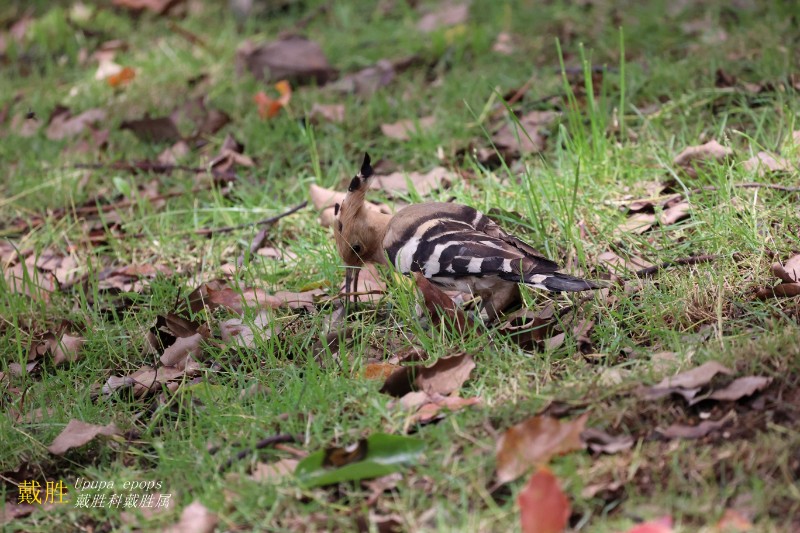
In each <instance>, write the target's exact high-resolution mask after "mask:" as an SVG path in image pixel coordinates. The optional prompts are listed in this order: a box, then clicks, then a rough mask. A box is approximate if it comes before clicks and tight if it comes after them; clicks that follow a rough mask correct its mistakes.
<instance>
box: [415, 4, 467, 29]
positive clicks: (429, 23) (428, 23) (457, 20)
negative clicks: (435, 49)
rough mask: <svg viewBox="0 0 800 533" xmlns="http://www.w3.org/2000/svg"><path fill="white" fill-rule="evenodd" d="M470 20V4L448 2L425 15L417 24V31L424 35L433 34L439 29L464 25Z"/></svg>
mask: <svg viewBox="0 0 800 533" xmlns="http://www.w3.org/2000/svg"><path fill="white" fill-rule="evenodd" d="M467 18H469V3H467V2H464V3H457V2H452V1H446V2H444V3H441V4H439V5H438V6H437V7H436V9H435V10H433V11H431V12H430V13H427V14H426V15H423V17H422V18H421V19H419V22H417V29H418V30H419V31H421V32H422V33H431V32H433V31H435V30H437V29H439V28H442V27H447V26H455V25H457V24H463V23H465V22H466V21H467Z"/></svg>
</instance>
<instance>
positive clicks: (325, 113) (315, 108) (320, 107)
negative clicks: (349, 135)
mask: <svg viewBox="0 0 800 533" xmlns="http://www.w3.org/2000/svg"><path fill="white" fill-rule="evenodd" d="M344 113H345V107H344V104H318V103H316V102H315V103H314V104H313V105H312V106H311V111H310V112H309V113H308V117H309V118H310V119H311V120H314V119H316V118H317V117H320V118H323V119H325V120H327V121H328V122H334V123H336V124H341V123H342V122H344Z"/></svg>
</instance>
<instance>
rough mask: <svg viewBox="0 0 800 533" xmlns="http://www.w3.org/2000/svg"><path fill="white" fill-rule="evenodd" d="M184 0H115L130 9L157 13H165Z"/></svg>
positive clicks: (118, 4)
mask: <svg viewBox="0 0 800 533" xmlns="http://www.w3.org/2000/svg"><path fill="white" fill-rule="evenodd" d="M182 2H184V0H113V1H112V3H113V4H114V5H115V6H117V7H122V8H125V9H128V10H130V11H144V10H148V11H152V12H153V13H155V14H156V15H163V14H165V13H166V12H167V11H169V10H170V9H172V8H173V7H175V6H176V5H178V4H180V3H182Z"/></svg>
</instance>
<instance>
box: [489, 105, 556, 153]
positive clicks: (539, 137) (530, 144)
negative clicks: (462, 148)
mask: <svg viewBox="0 0 800 533" xmlns="http://www.w3.org/2000/svg"><path fill="white" fill-rule="evenodd" d="M557 117H558V113H556V112H554V111H531V112H530V113H527V114H525V115H523V116H522V117H520V118H519V126H518V125H517V124H516V121H513V120H510V119H509V120H508V121H506V122H505V123H504V124H503V126H502V127H501V128H500V129H499V130H497V133H495V134H494V135H493V136H492V140H493V141H494V144H495V145H496V146H497V147H498V148H499V149H500V151H502V152H503V153H504V154H505V155H506V156H508V157H517V156H519V155H523V154H530V153H538V152H541V151H542V150H544V148H545V136H544V135H543V134H542V130H546V129H547V128H549V127H550V125H551V124H552V123H553V121H554V120H555V119H556V118H557ZM526 132H527V135H526Z"/></svg>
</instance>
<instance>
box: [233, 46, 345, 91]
mask: <svg viewBox="0 0 800 533" xmlns="http://www.w3.org/2000/svg"><path fill="white" fill-rule="evenodd" d="M245 70H247V71H249V72H250V73H251V74H252V75H253V76H254V77H255V78H256V79H258V80H261V81H266V82H271V83H275V82H277V81H279V80H284V79H285V80H287V81H289V82H293V83H297V84H298V85H304V84H308V83H312V82H314V83H316V84H317V85H325V83H327V82H328V81H329V80H330V79H331V78H332V77H333V76H334V75H335V73H336V71H335V70H334V69H332V68H331V66H330V64H329V63H328V59H327V58H326V57H325V54H324V53H323V52H322V48H320V46H319V45H318V44H317V43H315V42H314V41H310V40H308V39H306V38H305V37H302V36H299V35H290V36H287V37H284V38H282V39H279V40H277V41H272V42H270V43H266V44H262V45H256V44H254V43H252V42H250V41H245V42H244V43H243V44H242V45H241V46H240V47H239V49H238V50H237V51H236V71H237V72H238V73H239V75H241V74H242V73H243V72H244V71H245Z"/></svg>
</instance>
